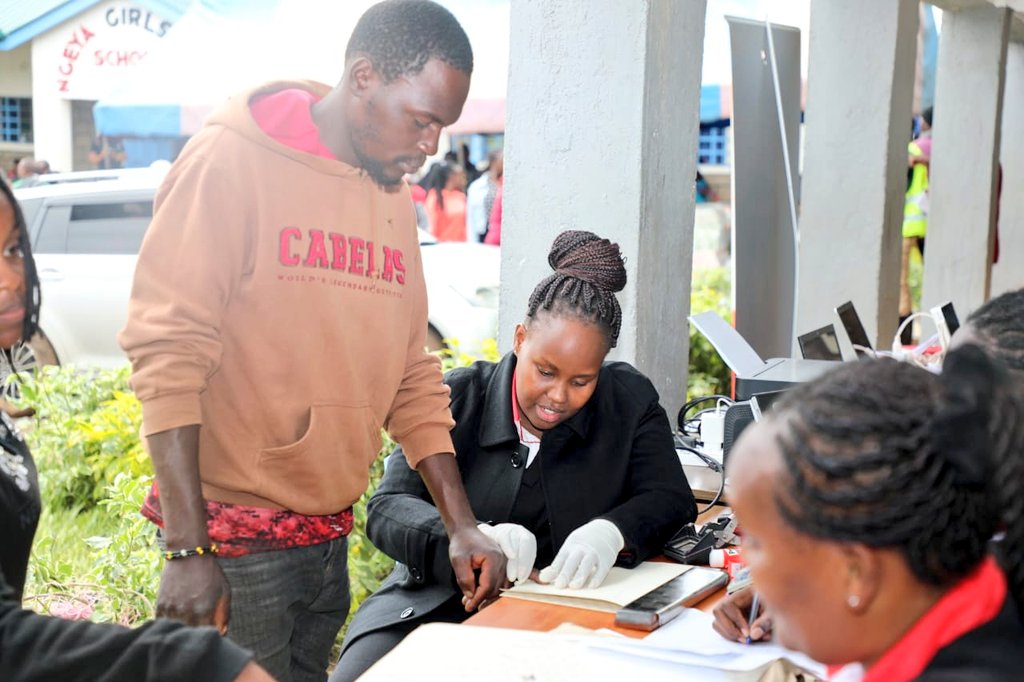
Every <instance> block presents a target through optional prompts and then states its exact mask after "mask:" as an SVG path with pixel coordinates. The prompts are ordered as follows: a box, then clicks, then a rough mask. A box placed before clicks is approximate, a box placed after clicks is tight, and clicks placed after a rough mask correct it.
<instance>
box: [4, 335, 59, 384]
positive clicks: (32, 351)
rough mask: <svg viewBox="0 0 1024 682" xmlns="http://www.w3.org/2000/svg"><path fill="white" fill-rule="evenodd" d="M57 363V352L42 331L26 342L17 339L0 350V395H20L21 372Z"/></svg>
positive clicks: (32, 370)
mask: <svg viewBox="0 0 1024 682" xmlns="http://www.w3.org/2000/svg"><path fill="white" fill-rule="evenodd" d="M57 364H60V363H59V362H58V361H57V353H56V352H55V351H54V350H53V346H52V345H51V344H50V340H49V339H47V338H46V334H44V333H43V332H38V333H37V334H36V335H35V336H33V337H32V339H31V340H30V341H29V342H28V343H24V342H22V341H19V342H18V343H16V344H15V345H14V346H13V347H12V348H11V349H10V350H7V351H3V352H0V397H3V398H4V399H9V398H18V397H20V396H21V383H20V381H19V377H20V375H21V374H22V373H25V372H34V371H35V370H36V368H37V367H42V366H44V365H57Z"/></svg>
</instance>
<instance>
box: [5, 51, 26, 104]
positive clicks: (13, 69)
mask: <svg viewBox="0 0 1024 682" xmlns="http://www.w3.org/2000/svg"><path fill="white" fill-rule="evenodd" d="M31 96H32V48H31V47H30V46H29V45H22V46H21V47H18V48H15V49H13V50H10V51H6V52H4V51H0V97H31Z"/></svg>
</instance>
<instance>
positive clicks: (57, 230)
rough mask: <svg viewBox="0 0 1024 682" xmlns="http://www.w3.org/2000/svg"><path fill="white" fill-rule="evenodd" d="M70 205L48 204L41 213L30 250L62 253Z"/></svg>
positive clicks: (43, 252) (40, 252) (64, 245)
mask: <svg viewBox="0 0 1024 682" xmlns="http://www.w3.org/2000/svg"><path fill="white" fill-rule="evenodd" d="M70 215H71V207H70V206H50V207H48V208H47V209H46V213H45V214H44V215H43V220H42V223H43V224H42V225H41V226H40V227H39V234H38V236H36V240H35V243H34V244H32V250H33V251H34V252H35V253H38V254H46V253H64V249H65V247H66V245H67V235H68V231H67V228H68V217H69V216H70Z"/></svg>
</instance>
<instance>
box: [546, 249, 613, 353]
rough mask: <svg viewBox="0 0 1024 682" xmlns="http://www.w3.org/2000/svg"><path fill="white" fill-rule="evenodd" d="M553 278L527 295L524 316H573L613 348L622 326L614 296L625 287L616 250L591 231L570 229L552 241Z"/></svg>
mask: <svg viewBox="0 0 1024 682" xmlns="http://www.w3.org/2000/svg"><path fill="white" fill-rule="evenodd" d="M548 263H549V264H550V265H551V267H552V268H553V269H554V271H555V272H554V273H553V274H551V275H549V276H548V277H547V278H545V279H544V280H543V281H542V282H541V283H540V284H538V285H537V288H536V289H534V290H533V293H532V294H531V295H530V303H529V309H528V310H527V313H526V316H527V317H528V318H530V319H533V318H534V317H536V315H537V311H538V310H546V311H548V312H550V313H553V314H555V315H571V316H574V317H576V318H578V319H580V320H583V321H586V322H591V323H593V324H596V325H598V326H599V327H600V328H601V329H602V330H603V331H604V333H605V336H606V338H607V339H608V347H609V348H614V347H615V344H616V343H617V342H618V340H619V328H620V327H621V326H622V309H621V308H619V302H618V300H617V299H616V298H615V292H617V291H622V289H623V288H625V286H626V263H625V261H624V260H623V258H622V254H621V252H620V251H619V245H618V244H615V243H613V242H610V241H608V240H607V239H602V238H601V237H598V236H597V235H596V234H594V233H592V232H585V231H582V230H568V231H566V232H563V233H562V234H560V235H558V236H557V237H555V241H554V243H553V244H552V245H551V252H550V253H548Z"/></svg>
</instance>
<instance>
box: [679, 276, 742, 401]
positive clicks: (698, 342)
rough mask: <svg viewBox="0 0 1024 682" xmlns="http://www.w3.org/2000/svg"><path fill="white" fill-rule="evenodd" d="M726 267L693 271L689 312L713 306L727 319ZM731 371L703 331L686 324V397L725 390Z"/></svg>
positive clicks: (730, 313) (729, 311)
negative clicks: (687, 361)
mask: <svg viewBox="0 0 1024 682" xmlns="http://www.w3.org/2000/svg"><path fill="white" fill-rule="evenodd" d="M729 287H730V284H729V271H728V270H727V269H726V268H708V269H705V270H697V271H694V273H693V282H692V285H691V289H690V314H691V315H696V314H698V313H703V312H705V311H707V310H714V311H715V312H717V313H718V314H719V315H721V316H722V317H723V318H725V319H726V320H729V319H731V317H732V312H731V304H730V300H731V296H730V288H729ZM730 381H731V374H730V371H729V368H728V367H727V366H726V364H725V362H723V361H722V358H721V357H720V356H719V355H718V351H716V350H715V349H714V347H713V346H712V345H711V343H710V342H709V341H708V340H707V339H706V338H704V335H703V334H701V333H700V332H699V331H697V329H696V327H694V326H693V325H690V366H689V377H688V380H687V385H686V399H687V400H690V399H692V398H694V397H699V396H704V395H713V394H715V393H722V394H725V395H728V394H729V384H730Z"/></svg>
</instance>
